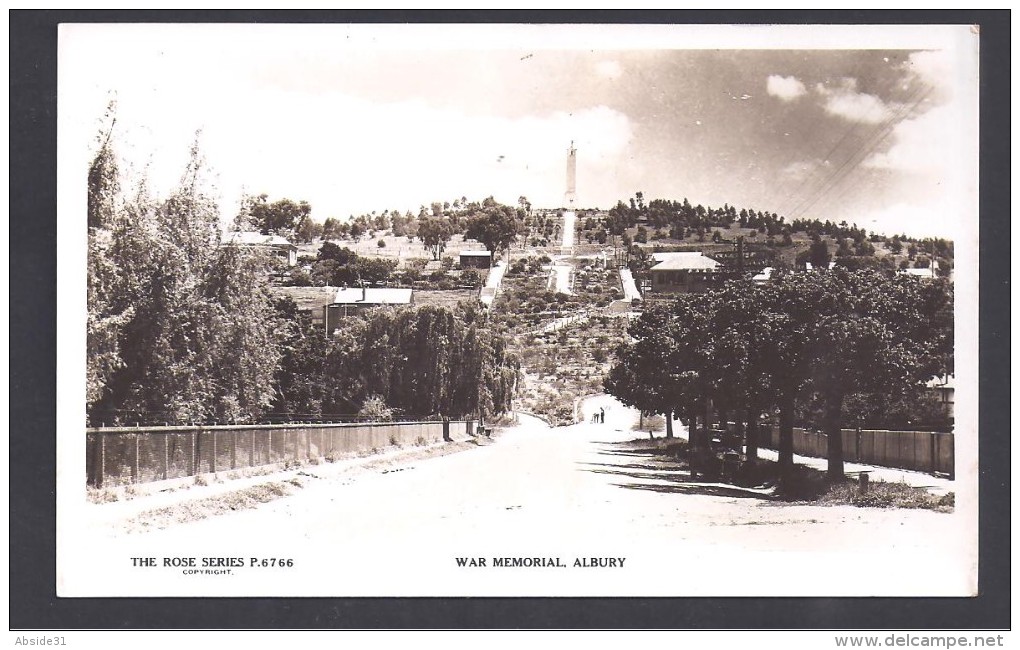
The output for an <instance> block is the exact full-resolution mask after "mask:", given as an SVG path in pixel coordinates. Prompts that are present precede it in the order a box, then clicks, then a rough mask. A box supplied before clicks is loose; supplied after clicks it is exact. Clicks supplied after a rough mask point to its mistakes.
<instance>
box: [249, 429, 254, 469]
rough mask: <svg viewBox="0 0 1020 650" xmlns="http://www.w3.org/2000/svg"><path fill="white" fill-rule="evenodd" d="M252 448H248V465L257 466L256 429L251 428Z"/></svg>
mask: <svg viewBox="0 0 1020 650" xmlns="http://www.w3.org/2000/svg"><path fill="white" fill-rule="evenodd" d="M250 433H251V448H250V449H249V450H248V467H255V430H254V429H252V430H251V432H250Z"/></svg>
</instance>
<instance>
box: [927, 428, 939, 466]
mask: <svg viewBox="0 0 1020 650" xmlns="http://www.w3.org/2000/svg"><path fill="white" fill-rule="evenodd" d="M928 448H929V449H930V450H931V473H932V475H935V474H938V470H939V459H938V456H936V455H935V454H937V453H938V449H937V448H936V445H935V432H930V433H929V434H928Z"/></svg>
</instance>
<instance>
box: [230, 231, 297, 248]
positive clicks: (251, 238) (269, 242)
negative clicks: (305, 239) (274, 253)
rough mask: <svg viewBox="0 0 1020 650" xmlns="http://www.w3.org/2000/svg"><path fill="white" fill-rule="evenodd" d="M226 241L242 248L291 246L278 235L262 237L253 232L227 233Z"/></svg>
mask: <svg viewBox="0 0 1020 650" xmlns="http://www.w3.org/2000/svg"><path fill="white" fill-rule="evenodd" d="M227 241H228V242H229V243H231V244H239V245H242V246H293V245H294V244H291V243H290V242H289V241H287V240H286V239H285V238H283V237H280V236H279V235H263V234H262V233H260V232H255V231H240V232H228V233H227Z"/></svg>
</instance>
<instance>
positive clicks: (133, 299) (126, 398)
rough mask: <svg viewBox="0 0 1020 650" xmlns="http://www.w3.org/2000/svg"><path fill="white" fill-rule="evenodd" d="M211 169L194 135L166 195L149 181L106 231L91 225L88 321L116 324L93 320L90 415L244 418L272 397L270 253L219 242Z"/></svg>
mask: <svg viewBox="0 0 1020 650" xmlns="http://www.w3.org/2000/svg"><path fill="white" fill-rule="evenodd" d="M204 170H205V162H204V160H203V158H202V156H201V155H200V153H199V150H198V146H197V140H196V144H195V145H193V146H192V149H191V157H190V160H189V163H188V166H187V168H186V170H185V173H184V175H183V176H182V178H181V181H180V183H179V185H178V187H177V188H176V190H175V191H174V192H173V193H172V194H171V195H170V196H169V197H167V198H166V199H165V200H164V201H161V202H156V201H154V200H152V199H151V198H150V197H149V196H148V194H147V193H146V191H145V186H144V184H142V185H141V186H140V187H139V188H138V189H137V192H136V193H135V195H134V196H131V197H129V198H127V199H124V200H123V201H120V200H118V201H117V203H118V204H119V205H121V206H122V207H121V208H118V209H117V210H116V212H115V213H114V215H113V219H112V224H111V227H110V230H109V233H108V234H107V235H103V234H101V233H99V232H98V231H97V232H93V233H90V238H91V239H92V240H93V243H94V244H95V245H93V246H90V253H91V254H92V258H93V259H92V260H91V261H90V266H91V267H92V268H93V270H94V273H93V278H92V280H93V281H92V282H91V286H90V304H89V310H90V317H91V316H92V315H93V313H95V314H96V315H97V317H98V318H97V323H99V324H101V323H102V318H103V316H104V315H109V316H107V318H109V317H111V316H112V317H114V318H116V319H117V321H116V322H117V325H118V327H116V328H115V329H116V331H113V328H105V329H103V328H102V327H94V328H93V330H94V333H95V335H94V336H92V339H93V341H94V342H95V345H94V346H93V347H94V351H95V354H90V359H89V363H90V365H91V368H90V369H89V376H90V378H92V385H91V387H90V388H91V390H90V391H89V396H90V398H92V401H90V402H89V403H88V417H89V420H90V421H92V422H97V421H98V422H108V423H117V422H130V421H141V420H148V421H157V420H158V421H166V422H176V423H180V422H189V421H196V420H198V421H200V420H207V419H218V420H221V421H222V420H247V419H252V418H254V417H257V415H258V414H259V413H260V412H261V411H262V410H264V409H265V407H266V406H268V404H269V402H270V400H271V398H272V394H273V385H272V383H273V382H272V378H273V375H274V373H275V371H276V366H277V363H278V361H279V348H278V345H277V343H276V339H275V334H276V325H275V322H276V321H275V319H274V317H273V310H272V307H271V304H270V302H269V297H268V292H267V291H266V288H265V282H266V270H267V264H268V259H267V258H266V256H264V254H261V253H259V252H257V251H253V250H250V249H244V248H241V247H234V246H223V247H221V246H220V236H219V221H220V217H219V210H218V208H217V206H216V204H215V202H214V201H213V200H212V199H211V198H210V194H209V192H208V190H207V189H206V181H205V171H204ZM105 237H108V243H106V242H105V241H104V238H105ZM100 334H102V335H103V336H100ZM114 338H115V341H114Z"/></svg>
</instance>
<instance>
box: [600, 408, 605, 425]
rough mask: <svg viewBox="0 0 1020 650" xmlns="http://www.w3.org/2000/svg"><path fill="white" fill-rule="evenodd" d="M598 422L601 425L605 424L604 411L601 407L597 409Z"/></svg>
mask: <svg viewBox="0 0 1020 650" xmlns="http://www.w3.org/2000/svg"><path fill="white" fill-rule="evenodd" d="M599 421H601V422H602V424H605V423H606V409H604V408H602V407H599Z"/></svg>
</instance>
